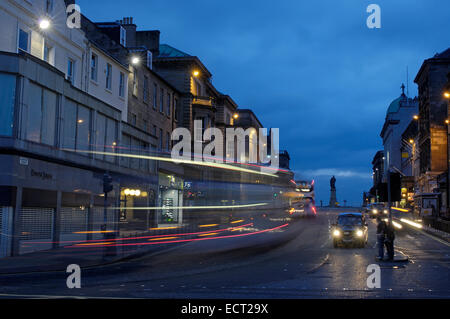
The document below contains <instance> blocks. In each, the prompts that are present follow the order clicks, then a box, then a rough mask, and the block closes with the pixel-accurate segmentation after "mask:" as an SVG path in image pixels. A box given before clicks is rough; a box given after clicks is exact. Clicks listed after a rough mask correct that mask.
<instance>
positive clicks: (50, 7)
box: [45, 0, 53, 13]
mask: <svg viewBox="0 0 450 319" xmlns="http://www.w3.org/2000/svg"><path fill="white" fill-rule="evenodd" d="M45 9H46V10H45V11H46V12H47V13H52V12H53V0H47V1H46V6H45Z"/></svg>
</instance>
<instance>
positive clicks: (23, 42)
mask: <svg viewBox="0 0 450 319" xmlns="http://www.w3.org/2000/svg"><path fill="white" fill-rule="evenodd" d="M28 38H29V34H28V32H25V31H24V30H22V29H19V49H20V50H23V51H26V52H28Z"/></svg>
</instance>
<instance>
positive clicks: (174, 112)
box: [173, 99, 178, 121]
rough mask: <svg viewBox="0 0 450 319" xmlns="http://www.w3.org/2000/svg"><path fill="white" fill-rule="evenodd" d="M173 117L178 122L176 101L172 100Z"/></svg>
mask: <svg viewBox="0 0 450 319" xmlns="http://www.w3.org/2000/svg"><path fill="white" fill-rule="evenodd" d="M173 116H174V118H175V121H178V99H173Z"/></svg>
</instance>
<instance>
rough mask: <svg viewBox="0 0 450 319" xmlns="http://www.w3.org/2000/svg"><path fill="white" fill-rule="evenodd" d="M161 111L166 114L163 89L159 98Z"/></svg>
mask: <svg viewBox="0 0 450 319" xmlns="http://www.w3.org/2000/svg"><path fill="white" fill-rule="evenodd" d="M159 111H160V112H161V113H164V89H163V88H161V93H160V96H159Z"/></svg>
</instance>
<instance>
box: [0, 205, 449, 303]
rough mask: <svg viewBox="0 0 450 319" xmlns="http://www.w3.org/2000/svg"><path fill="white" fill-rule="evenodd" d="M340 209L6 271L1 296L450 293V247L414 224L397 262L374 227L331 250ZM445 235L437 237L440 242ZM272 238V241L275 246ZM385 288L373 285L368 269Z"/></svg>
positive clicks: (401, 235)
mask: <svg viewBox="0 0 450 319" xmlns="http://www.w3.org/2000/svg"><path fill="white" fill-rule="evenodd" d="M339 212H341V210H336V209H333V210H327V209H320V210H319V211H318V217H317V218H314V219H299V220H295V221H292V222H291V223H290V225H289V226H288V227H287V229H283V230H277V231H273V232H270V233H263V234H258V235H253V236H248V237H236V238H226V239H218V240H211V241H196V242H190V243H187V244H185V245H183V246H178V247H173V248H172V249H170V250H169V251H165V252H162V253H160V254H157V255H152V256H150V255H143V256H141V257H139V258H133V259H129V260H126V261H122V262H117V263H112V264H109V265H104V266H99V267H90V268H82V271H81V288H80V289H69V288H67V286H66V280H67V276H68V274H66V273H65V272H63V271H56V272H45V273H27V274H6V275H5V274H4V275H0V287H1V288H0V297H2V298H24V297H25V298H28V297H29V298H157V299H159V298H181V299H185V298H189V299H196V298H219V299H220V298H227V299H229V298H232V299H236V298H246V299H248V298H258V299H265V298H269V299H286V298H289V299H291V298H449V297H450V276H449V274H450V244H448V243H446V242H445V241H443V240H441V239H439V238H437V237H435V236H433V235H430V234H428V233H425V232H423V231H418V230H417V229H413V228H411V227H406V226H404V227H403V228H402V229H401V230H398V231H397V233H396V240H395V248H396V249H395V253H396V260H394V261H392V262H389V261H376V260H375V256H376V251H377V249H376V235H375V230H376V225H375V221H374V220H369V242H368V245H367V246H366V247H365V248H333V245H332V241H331V237H330V225H331V224H332V223H333V221H334V220H335V218H336V216H337V214H338V213H339ZM438 239H439V240H438ZM270 243H272V244H270ZM373 265H376V266H378V267H379V269H380V279H381V286H380V288H370V287H368V277H369V276H370V275H371V273H370V271H369V267H373Z"/></svg>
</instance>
